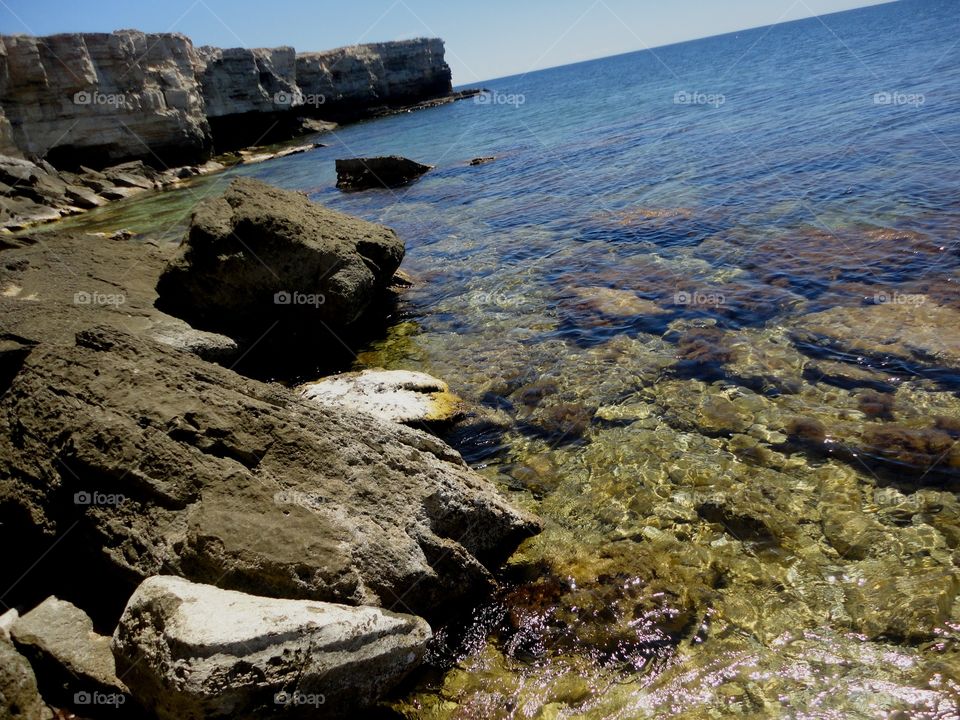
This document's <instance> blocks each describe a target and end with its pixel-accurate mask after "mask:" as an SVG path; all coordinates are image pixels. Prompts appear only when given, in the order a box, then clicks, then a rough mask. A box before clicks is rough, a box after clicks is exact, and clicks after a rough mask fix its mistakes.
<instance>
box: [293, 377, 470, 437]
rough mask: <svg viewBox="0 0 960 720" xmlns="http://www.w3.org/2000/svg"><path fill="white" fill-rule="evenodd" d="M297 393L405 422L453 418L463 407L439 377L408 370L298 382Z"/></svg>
mask: <svg viewBox="0 0 960 720" xmlns="http://www.w3.org/2000/svg"><path fill="white" fill-rule="evenodd" d="M300 397H301V398H302V399H304V400H309V401H311V402H315V403H318V404H321V405H327V406H329V407H348V408H351V409H353V410H357V411H360V412H365V413H369V414H371V415H375V416H376V417H378V418H380V419H382V420H389V421H390V422H398V423H404V424H407V425H419V424H423V425H428V426H430V425H435V424H442V423H449V422H453V421H454V420H456V419H457V418H458V417H461V416H462V415H463V408H464V405H463V401H462V400H461V399H460V398H459V397H458V396H457V395H454V394H453V393H452V392H450V388H449V387H448V386H447V384H446V383H445V382H443V380H438V379H437V378H435V377H433V376H432V375H428V374H426V373H422V372H413V371H411V370H363V371H362V372H356V373H344V374H343V375H337V376H334V377H329V378H324V379H323V380H319V381H317V382H314V383H307V384H306V385H303V386H301V387H300Z"/></svg>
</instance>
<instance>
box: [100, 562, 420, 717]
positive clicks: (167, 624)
mask: <svg viewBox="0 0 960 720" xmlns="http://www.w3.org/2000/svg"><path fill="white" fill-rule="evenodd" d="M430 637H431V632H430V627H429V626H428V625H427V623H426V622H424V621H423V620H421V619H420V618H418V617H415V616H412V615H398V614H395V613H391V612H386V611H384V610H380V609H378V608H371V607H359V608H357V607H347V606H345V605H334V604H330V603H319V602H310V601H302V600H275V599H271V598H264V597H256V596H253V595H246V594H243V593H238V592H232V591H228V590H221V589H219V588H216V587H213V586H210V585H197V584H194V583H190V582H188V581H186V580H183V579H181V578H177V577H169V576H158V577H152V578H149V579H147V580H145V581H144V582H143V584H142V585H140V587H139V588H138V589H137V591H136V593H134V595H133V597H132V598H131V599H130V602H129V603H128V604H127V607H126V609H125V610H124V613H123V616H122V617H121V619H120V623H119V625H118V627H117V630H116V632H115V634H114V639H113V650H114V653H115V654H116V658H117V664H118V667H120V668H121V669H122V670H123V671H124V672H125V673H126V677H127V678H128V681H129V683H130V687H131V689H132V690H133V691H134V693H135V694H136V695H137V697H138V698H139V699H140V700H141V701H142V702H143V703H144V704H146V705H148V706H149V707H151V708H153V710H154V711H155V712H156V714H157V716H158V717H159V718H160V720H167V719H170V720H180V719H181V718H263V717H273V716H279V715H282V716H283V717H318V716H322V717H340V716H346V715H348V714H350V713H351V712H353V711H355V710H356V709H357V707H358V706H363V705H367V704H372V703H373V702H375V701H376V699H377V698H378V697H380V696H381V695H382V694H383V693H384V692H386V691H389V690H390V689H391V688H392V687H393V686H395V685H396V684H397V682H399V681H400V680H401V679H402V678H403V677H404V676H405V675H406V674H407V673H408V672H409V671H410V670H411V669H412V668H414V667H415V666H416V665H417V664H419V662H420V659H421V658H422V656H423V653H424V651H425V647H426V643H427V641H428V640H429V639H430Z"/></svg>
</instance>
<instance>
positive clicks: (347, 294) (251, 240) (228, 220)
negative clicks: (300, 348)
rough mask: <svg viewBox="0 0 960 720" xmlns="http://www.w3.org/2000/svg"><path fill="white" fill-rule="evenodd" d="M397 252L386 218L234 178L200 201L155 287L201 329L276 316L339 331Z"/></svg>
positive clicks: (169, 307)
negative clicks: (368, 218)
mask: <svg viewBox="0 0 960 720" xmlns="http://www.w3.org/2000/svg"><path fill="white" fill-rule="evenodd" d="M403 254H404V248H403V242H402V241H401V240H400V239H399V238H398V237H397V236H396V234H394V232H393V231H392V230H389V229H388V228H385V227H383V226H380V225H374V224H373V223H368V222H365V221H363V220H359V219H357V218H353V217H350V216H348V215H343V214H341V213H337V212H334V211H332V210H328V209H326V208H324V207H322V206H320V205H316V204H314V203H311V202H310V201H309V200H308V199H307V198H306V196H305V195H303V194H301V193H296V192H290V191H287V190H280V189H277V188H274V187H271V186H269V185H267V184H265V183H262V182H260V181H257V180H251V179H246V178H238V179H235V180H234V181H233V182H232V183H231V185H230V187H229V188H228V189H227V191H226V193H225V194H224V195H223V197H220V198H216V199H214V200H209V201H206V202H205V203H203V204H202V205H200V206H199V207H198V208H197V210H196V211H195V213H194V217H193V220H192V222H191V225H190V230H189V234H188V236H187V239H186V240H185V242H184V247H183V252H182V254H181V255H180V257H178V258H177V259H176V260H174V262H173V263H171V265H170V267H169V268H168V269H167V270H166V272H164V274H163V276H162V277H161V278H160V281H159V283H158V284H157V292H158V294H159V297H160V307H161V308H163V309H164V310H166V311H167V312H170V313H171V314H173V315H177V316H179V317H183V318H184V319H186V320H188V321H189V322H190V323H191V324H193V325H196V326H198V327H203V328H206V329H211V330H223V331H225V332H230V331H231V330H232V331H234V332H237V331H239V332H244V331H250V329H251V328H252V327H257V326H264V327H268V326H269V325H270V324H272V323H274V322H278V321H279V322H283V323H285V324H288V325H297V324H305V325H306V326H307V327H310V328H316V329H317V330H321V331H322V329H323V326H322V325H321V323H325V324H326V325H327V327H328V328H330V329H332V330H334V331H336V330H337V329H342V328H345V327H348V326H350V325H352V324H354V323H355V322H356V321H357V320H358V319H360V317H361V316H362V315H363V314H364V312H365V311H366V310H367V308H368V307H369V306H370V304H371V303H372V302H373V300H375V299H376V298H377V297H378V295H380V294H381V293H382V292H383V290H384V289H385V288H386V287H387V285H388V284H389V282H390V278H391V277H392V276H393V273H394V271H396V269H397V267H398V266H399V265H400V261H401V260H402V259H403Z"/></svg>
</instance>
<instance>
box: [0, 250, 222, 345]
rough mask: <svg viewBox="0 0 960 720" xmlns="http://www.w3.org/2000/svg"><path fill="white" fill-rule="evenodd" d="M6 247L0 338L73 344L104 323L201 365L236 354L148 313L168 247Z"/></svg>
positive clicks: (218, 340)
mask: <svg viewBox="0 0 960 720" xmlns="http://www.w3.org/2000/svg"><path fill="white" fill-rule="evenodd" d="M9 242H10V244H12V245H15V247H13V248H10V249H7V250H4V251H3V253H2V254H0V334H3V335H13V336H16V337H20V338H29V339H32V340H34V341H40V340H43V341H45V342H54V343H60V344H67V345H73V342H74V335H75V333H76V329H77V328H78V327H90V326H92V325H110V326H112V327H116V328H118V329H120V330H124V331H126V332H130V333H135V334H137V335H144V336H146V337H150V338H153V339H155V340H157V341H159V342H162V343H165V344H167V345H170V346H172V347H176V348H178V349H180V350H186V351H188V352H192V353H194V354H195V355H198V356H200V357H202V358H204V359H207V360H212V361H217V362H225V361H228V360H231V359H232V358H235V357H236V355H237V353H238V348H237V344H236V343H235V342H234V341H233V340H231V339H230V338H228V337H226V336H224V335H217V334H215V333H210V332H203V331H200V330H195V329H194V328H192V327H190V326H189V325H188V324H187V323H186V322H184V321H183V320H181V319H179V318H175V317H171V316H170V315H165V314H163V313H161V312H160V311H159V310H157V309H156V308H155V307H154V303H155V302H156V299H157V294H156V289H155V286H156V283H157V277H158V276H159V275H160V273H161V272H162V271H163V268H164V267H165V265H166V263H167V261H168V260H169V259H170V257H172V255H173V252H174V249H173V248H171V247H169V246H167V247H164V248H158V247H157V246H156V245H154V244H152V243H147V242H144V241H143V240H140V239H137V238H132V239H131V238H124V237H119V236H118V237H117V238H116V239H108V238H103V237H98V236H95V235H71V234H61V233H54V232H48V233H43V234H37V235H23V236H18V237H17V238H16V240H15V241H14V240H12V239H11V240H10V241H9Z"/></svg>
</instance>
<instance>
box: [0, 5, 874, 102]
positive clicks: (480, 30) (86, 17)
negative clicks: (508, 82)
mask: <svg viewBox="0 0 960 720" xmlns="http://www.w3.org/2000/svg"><path fill="white" fill-rule="evenodd" d="M881 1H882V0H352V1H351V0H347V1H346V2H345V1H344V0H270V1H269V2H265V1H264V0H133V1H132V2H131V0H0V32H2V33H29V34H35V35H48V34H51V33H56V32H105V31H110V30H116V29H119V28H137V29H140V30H146V31H148V32H167V31H176V32H182V33H184V34H186V35H189V36H190V37H191V38H192V39H193V40H194V42H195V43H196V44H198V45H219V46H221V47H236V46H245V47H270V46H275V45H292V46H294V47H295V48H297V49H298V50H325V49H328V48H333V47H338V46H341V45H352V44H354V43H357V42H373V41H379V40H398V39H403V38H410V37H419V36H424V35H429V36H439V37H442V38H443V39H444V40H446V41H447V60H448V62H449V63H450V66H451V67H452V68H453V73H454V83H455V84H468V83H472V82H477V81H481V80H487V79H491V78H497V77H504V76H506V75H514V74H519V73H523V72H527V71H529V70H538V69H541V68H545V67H552V66H555V65H566V64H568V63H572V62H578V61H580V60H587V59H590V58H596V57H605V56H607V55H616V54H619V53H624V52H630V51H632V50H642V49H644V48H646V47H656V46H658V45H668V44H670V43H675V42H680V41H682V40H689V39H692V38H698V37H706V36H709V35H719V34H721V33H726V32H732V31H734V30H740V29H743V28H749V27H757V26H761V25H771V24H774V23H777V22H786V21H788V20H796V19H799V18H803V17H810V16H812V15H822V14H827V13H831V12H839V11H842V10H850V9H852V8H856V7H863V6H866V5H876V4H879V3H880V2H881Z"/></svg>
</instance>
